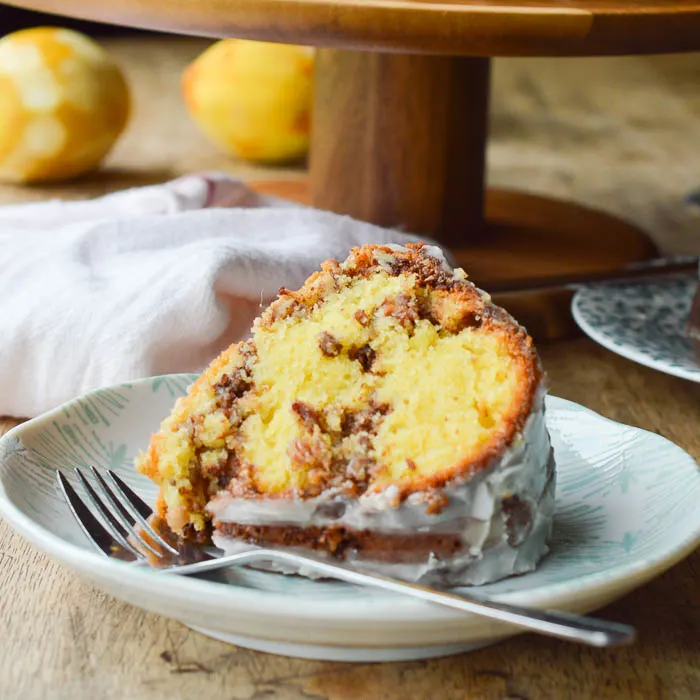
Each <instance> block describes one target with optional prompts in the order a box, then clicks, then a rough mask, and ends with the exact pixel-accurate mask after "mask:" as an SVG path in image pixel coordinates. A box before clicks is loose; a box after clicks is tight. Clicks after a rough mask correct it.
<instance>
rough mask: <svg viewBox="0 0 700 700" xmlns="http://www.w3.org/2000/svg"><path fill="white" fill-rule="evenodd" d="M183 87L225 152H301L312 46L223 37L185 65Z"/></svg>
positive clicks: (250, 156)
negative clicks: (188, 64)
mask: <svg viewBox="0 0 700 700" xmlns="http://www.w3.org/2000/svg"><path fill="white" fill-rule="evenodd" d="M182 88H183V93H184V96H185V102H186V103H187V107H188V110H189V112H190V115H191V116H192V118H193V119H194V121H195V122H196V123H197V124H198V126H199V127H200V128H201V129H202V131H203V132H204V133H205V134H206V135H207V136H208V137H209V138H210V139H211V140H212V141H214V143H216V144H217V145H218V146H219V147H220V148H222V149H223V150H224V151H226V152H227V153H229V154H231V155H235V156H239V157H241V158H245V159H246V160H250V161H255V162H260V163H275V162H284V161H291V160H295V159H299V158H302V157H303V156H305V155H306V153H307V151H308V148H309V122H310V119H309V114H310V111H311V97H312V88H313V51H312V49H309V48H305V47H301V46H289V45H284V44H267V43H263V42H258V41H244V40H242V39H225V40H224V41H219V42H217V43H216V44H213V45H212V46H210V47H209V48H208V49H207V50H206V51H205V52H204V53H203V54H202V55H201V56H199V58H197V59H196V60H195V61H194V62H193V63H192V64H190V66H189V67H188V68H187V70H186V71H185V73H184V75H183V79H182Z"/></svg>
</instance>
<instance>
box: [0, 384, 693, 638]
mask: <svg viewBox="0 0 700 700" xmlns="http://www.w3.org/2000/svg"><path fill="white" fill-rule="evenodd" d="M196 376H197V375H194V374H190V373H182V374H166V375H159V377H171V378H180V379H184V378H188V379H192V378H194V377H196ZM156 378H158V377H146V378H143V379H139V380H135V381H132V382H123V383H120V384H116V385H113V386H111V387H102V388H99V389H95V390H93V391H91V392H88V393H87V394H84V395H82V396H80V397H77V398H75V399H72V400H71V401H69V402H67V403H65V404H62V405H61V406H58V407H56V408H54V409H52V410H51V411H49V412H47V413H44V414H42V415H41V416H37V417H36V418H33V419H31V420H29V421H26V422H25V423H22V424H20V425H19V426H16V427H14V428H12V429H11V430H10V431H9V432H8V433H6V434H5V435H4V436H3V437H2V438H0V445H1V444H3V443H5V442H7V441H9V440H10V439H15V438H18V437H19V436H20V435H22V433H24V432H26V431H33V430H36V429H38V428H40V427H41V426H42V425H43V424H44V423H46V422H50V421H51V419H52V418H53V417H54V416H56V415H58V414H59V413H61V412H62V411H63V410H64V409H66V408H69V407H71V406H72V405H74V404H77V403H79V402H80V401H82V400H83V399H85V398H86V397H89V396H91V395H93V394H95V393H99V392H102V391H109V390H113V389H119V388H125V387H132V388H133V387H136V388H137V390H138V389H140V388H142V387H143V386H146V385H149V384H151V383H152V382H153V380H154V379H156ZM547 401H548V403H550V404H551V403H553V404H554V405H555V406H557V404H559V405H558V406H557V407H558V408H560V409H569V410H572V408H573V409H574V410H576V411H584V412H586V413H588V414H589V415H590V416H592V417H594V418H595V419H597V420H602V421H606V422H608V423H612V424H614V425H615V426H618V427H622V428H630V429H632V430H635V431H638V432H640V433H642V434H644V435H645V437H646V438H647V439H650V440H653V441H656V442H659V443H663V445H664V447H665V448H666V449H672V450H675V451H677V452H679V453H681V454H679V457H683V458H685V459H686V460H688V461H689V462H692V464H693V465H695V467H696V468H697V466H698V465H697V462H696V460H695V459H694V458H693V457H692V455H690V454H689V453H688V452H687V451H685V450H683V448H681V447H679V446H678V445H676V444H675V443H673V442H672V441H671V440H668V439H667V438H665V437H663V436H661V435H657V434H656V433H653V432H650V431H647V430H644V429H643V428H637V427H634V426H627V425H625V424H623V423H620V422H618V421H614V420H612V419H610V418H606V417H605V416H602V415H601V414H599V413H597V412H595V411H593V410H591V409H589V408H587V407H585V406H582V405H581V404H578V403H576V402H574V401H570V400H568V399H563V398H560V397H556V396H548V397H547ZM550 410H551V408H550ZM698 478H700V474H698ZM0 515H1V516H2V517H3V518H4V519H5V520H6V521H7V522H8V524H9V525H10V526H11V527H12V528H13V529H14V530H15V532H17V533H18V534H20V535H21V536H22V537H23V538H24V539H25V540H27V541H28V542H29V543H30V544H32V545H33V546H35V547H37V548H38V549H40V550H41V551H42V552H44V553H45V554H47V556H49V557H50V558H51V559H53V560H54V561H58V562H59V563H61V564H64V565H65V564H68V566H69V567H70V568H71V569H73V570H74V571H78V572H79V573H80V575H81V576H85V575H86V574H85V572H86V571H87V570H88V569H89V570H90V571H91V572H93V571H95V572H97V573H99V575H100V576H106V577H109V578H110V579H114V578H121V580H122V582H123V583H124V584H125V586H129V585H133V586H136V587H137V588H139V589H142V588H143V587H146V586H148V585H149V583H150V584H152V582H153V579H152V576H153V575H154V574H153V572H151V571H148V570H139V569H136V568H133V567H130V566H129V564H127V563H124V562H119V561H115V560H111V559H107V558H105V557H103V556H101V555H99V554H98V553H97V552H92V551H90V550H89V549H86V548H83V547H80V546H78V545H75V544H72V543H70V542H67V541H65V540H64V539H63V538H61V537H59V536H58V535H55V534H54V533H52V532H51V531H49V530H46V529H45V528H44V527H42V526H41V525H39V524H38V523H36V522H35V521H33V520H32V519H31V518H30V517H29V516H27V515H25V514H24V513H23V512H22V511H20V510H19V508H17V507H16V506H15V505H14V504H13V503H12V502H11V501H10V499H9V497H8V495H7V493H6V490H5V487H4V483H3V479H2V478H0ZM698 545H700V512H698V516H697V522H696V523H691V531H689V532H688V533H686V535H685V536H684V537H682V538H679V540H677V541H676V544H675V545H674V546H673V547H671V548H669V549H667V550H665V551H664V553H663V554H662V555H660V556H655V557H652V558H645V559H638V560H635V561H633V562H630V563H628V564H627V565H625V566H623V567H621V570H620V569H613V570H605V571H600V572H591V573H589V574H586V575H585V576H583V577H581V578H579V581H582V582H583V585H579V586H578V587H576V588H575V589H574V590H572V581H571V579H566V580H564V581H560V582H557V583H552V584H548V585H546V586H541V587H539V588H536V589H531V590H517V591H510V592H507V593H499V594H494V599H498V600H502V601H504V602H512V603H524V604H527V605H530V606H532V607H543V606H554V607H556V606H558V605H566V604H569V602H570V601H571V600H575V599H576V598H577V597H578V596H579V595H580V594H582V593H585V594H586V595H587V596H588V597H592V596H593V595H595V594H596V593H597V592H599V591H602V590H604V589H605V588H606V587H607V586H609V585H611V584H615V583H617V584H618V585H620V586H621V587H624V589H625V591H624V592H627V591H629V590H631V589H632V588H635V587H637V586H639V585H641V584H642V583H644V582H646V581H648V580H650V579H651V578H654V577H655V576H656V575H659V574H660V573H663V572H664V571H666V570H668V569H669V568H671V567H672V566H673V565H674V564H676V563H678V562H679V561H681V560H682V559H684V558H685V557H686V556H688V555H689V554H690V553H691V552H692V551H694V550H695V548H696V547H698ZM90 578H91V579H93V576H90ZM170 581H171V585H170V586H169V588H170V591H171V592H170V597H184V598H188V599H196V598H197V596H198V595H202V596H206V597H207V599H208V601H209V602H210V603H211V604H228V605H229V606H231V605H232V604H233V607H235V608H243V607H249V605H250V604H251V603H253V602H257V601H259V600H260V596H261V595H262V596H264V598H265V602H266V604H265V607H266V610H265V611H264V614H265V615H266V616H269V617H274V616H277V615H283V616H284V618H285V619H287V620H292V619H294V618H296V619H299V620H302V619H303V620H306V621H308V620H310V619H316V620H319V621H320V620H326V621H328V620H332V621H334V622H336V623H342V622H346V623H347V622H350V621H352V622H356V623H361V622H369V621H374V622H377V616H378V614H379V617H380V618H381V620H382V621H383V622H384V623H392V622H394V623H395V622H406V621H407V619H409V618H410V621H411V623H412V624H416V625H420V626H423V625H425V626H432V625H434V624H435V623H441V624H444V623H446V622H447V621H450V620H451V621H453V622H454V621H455V620H456V619H457V618H456V617H455V615H459V618H461V620H462V621H463V622H464V621H466V620H468V619H469V617H470V616H466V615H461V614H459V613H454V612H453V611H449V610H447V609H445V608H441V607H440V606H437V605H429V604H426V603H423V602H421V601H417V600H413V599H411V598H408V597H406V598H403V599H399V598H397V600H396V602H395V604H393V605H392V606H386V604H385V603H386V599H385V598H381V597H372V596H369V597H367V598H366V599H358V600H356V601H353V605H352V606H348V608H347V609H343V606H342V605H341V606H338V599H337V598H332V599H329V600H319V599H316V600H314V605H313V606H308V605H306V606H304V611H303V613H298V614H296V615H295V614H294V611H293V610H290V609H289V607H288V603H289V595H288V594H285V593H280V592H275V591H266V590H264V591H263V590H260V589H255V588H245V587H234V586H226V585H221V584H218V585H217V584H212V582H209V581H202V580H197V579H193V578H188V577H171V578H170ZM93 585H95V584H93ZM624 592H623V594H624ZM567 601H568V602H567ZM472 619H473V617H472ZM409 645H410V644H409ZM358 646H366V644H360V645H358Z"/></svg>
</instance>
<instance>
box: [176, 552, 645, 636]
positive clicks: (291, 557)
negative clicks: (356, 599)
mask: <svg viewBox="0 0 700 700" xmlns="http://www.w3.org/2000/svg"><path fill="white" fill-rule="evenodd" d="M260 561H275V562H283V563H286V564H291V565H293V566H296V567H298V566H299V565H300V564H303V565H305V566H308V567H309V568H310V569H313V570H314V571H316V572H317V573H319V574H321V575H325V576H330V577H332V578H336V579H340V580H342V581H345V582H347V583H354V584H357V585H360V586H373V587H374V588H381V589H383V590H386V591H392V592H393V593H401V594H403V595H409V596H412V597H413V598H419V599H420V600H426V601H428V602H430V603H437V604H438V605H442V606H444V607H448V608H453V609H456V610H461V611H462V612H469V613H475V614H477V615H482V616H483V617H488V618H491V619H493V620H498V621H499V622H506V623H509V624H512V625H517V626H518V627H522V628H523V629H527V630H531V631H533V632H539V633H540V634H546V635H549V636H551V637H558V638H560V639H566V640H569V641H573V642H582V643H584V644H590V645H591V646H595V647H609V646H619V645H622V644H630V643H631V642H632V641H634V638H635V636H636V632H635V630H634V628H633V627H630V626H629V625H623V624H620V623H617V622H608V621H607V620H598V619H596V618H592V617H584V616H582V615H573V614H571V613H565V612H559V611H557V610H538V609H535V608H525V607H521V606H519V605H511V604H508V603H500V602H497V601H495V600H492V599H490V598H488V597H486V596H481V595H479V594H474V593H471V592H470V593H468V594H465V593H447V592H444V591H439V590H436V589H434V588H429V587H428V586H421V585H419V584H417V583H408V582H406V581H400V580H398V579H394V578H391V577H389V576H383V575H381V574H369V573H365V572H362V571H356V570H355V569H352V568H351V567H349V566H347V565H344V564H339V563H335V562H334V563H331V562H328V561H323V560H320V559H314V558H312V557H309V556H306V555H299V554H296V553H292V552H284V551H277V550H270V549H255V550H250V551H248V552H238V553H236V554H230V555H227V556H224V557H220V558H218V559H210V560H207V561H204V562H199V563H197V564H187V565H185V566H176V567H175V566H174V567H171V568H167V569H163V570H162V571H164V572H169V573H173V574H180V575H187V574H195V573H203V572H205V571H213V570H214V569H220V568H223V567H227V566H233V565H241V564H250V563H254V562H260Z"/></svg>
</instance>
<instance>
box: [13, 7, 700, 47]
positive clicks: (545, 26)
mask: <svg viewBox="0 0 700 700" xmlns="http://www.w3.org/2000/svg"><path fill="white" fill-rule="evenodd" d="M8 4H10V5H17V6H20V7H25V8H29V9H35V10H43V11H46V12H50V13H55V14H59V15H68V16H72V17H79V18H84V19H90V20H97V21H103V22H109V23H112V24H120V25H127V26H132V27H141V28H145V29H155V30H162V31H169V32H176V33H180V34H195V35H200V36H211V37H244V38H248V39H260V40H268V41H279V42H285V43H299V44H310V45H317V46H331V47H336V48H346V49H369V50H374V51H381V50H386V51H404V52H410V53H431V54H447V55H465V56H467V55H468V56H587V55H606V54H610V55H612V54H635V53H661V52H678V51H693V50H698V49H700V2H693V1H688V0H687V1H685V2H673V1H671V0H568V1H567V0H529V1H523V0H492V1H489V0H90V2H85V0H24V1H23V0H12V1H11V2H9V3H8Z"/></svg>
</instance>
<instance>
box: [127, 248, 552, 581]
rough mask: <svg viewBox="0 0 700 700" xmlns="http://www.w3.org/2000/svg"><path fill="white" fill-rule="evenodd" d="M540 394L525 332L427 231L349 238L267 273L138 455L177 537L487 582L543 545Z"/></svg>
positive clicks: (546, 489) (518, 568)
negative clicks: (264, 294)
mask: <svg viewBox="0 0 700 700" xmlns="http://www.w3.org/2000/svg"><path fill="white" fill-rule="evenodd" d="M544 393H545V392H544V382H543V374H542V371H541V369H540V364H539V360H538V357H537V353H536V351H535V349H534V347H533V343H532V340H531V338H530V337H529V336H528V335H527V333H526V331H525V330H524V329H523V328H521V327H520V326H519V325H518V324H517V323H516V322H515V321H514V320H513V319H512V318H511V317H510V316H509V315H508V314H507V313H506V312H505V311H504V310H503V309H501V308H499V307H497V306H495V305H494V304H492V303H491V300H490V298H489V296H488V295H487V294H485V293H484V292H482V291H480V290H479V289H477V288H476V287H475V286H474V285H473V284H472V283H471V282H469V281H467V279H466V275H465V273H464V272H463V271H462V270H460V269H457V270H452V269H451V268H450V267H449V266H448V265H447V264H446V262H445V260H444V258H443V257H442V255H441V253H440V251H439V249H437V248H432V247H429V246H424V245H421V244H416V245H411V246H408V247H407V248H401V247H395V246H381V245H379V246H364V247H362V248H356V249H354V250H353V251H352V253H351V255H350V256H349V258H348V259H347V260H346V261H345V262H343V263H338V262H335V261H327V262H326V263H324V264H323V266H322V270H321V271H320V272H317V273H315V274H314V275H312V276H311V277H310V278H309V279H308V280H307V282H306V283H305V284H304V286H303V287H302V288H301V289H300V290H298V291H289V290H286V289H282V290H280V293H279V296H278V298H277V300H276V301H274V302H273V303H272V304H271V305H270V306H269V307H268V308H267V310H266V311H265V312H264V313H263V314H262V316H261V317H260V318H259V319H258V320H257V321H256V322H255V325H254V328H253V332H252V337H251V338H250V340H247V341H245V342H242V343H238V344H236V345H233V346H232V347H230V348H229V349H228V350H226V351H225V352H223V353H222V354H221V355H220V356H219V357H218V358H217V359H216V360H215V361H214V362H213V363H212V364H211V366H210V367H209V368H208V369H207V370H206V371H205V372H204V374H202V376H201V377H200V378H199V379H198V380H197V381H196V382H195V383H194V384H193V385H192V387H191V388H190V390H189V392H188V394H187V396H185V397H183V398H181V399H179V400H178V401H177V403H176V405H175V408H174V410H173V412H172V414H171V415H170V416H169V417H168V418H167V419H166V420H165V421H164V422H163V424H162V426H161V429H160V431H159V432H158V433H156V434H155V435H154V436H153V438H152V441H151V444H150V447H149V448H148V451H147V452H146V453H145V454H142V455H141V456H140V457H139V458H138V460H137V467H138V469H139V470H140V471H141V472H143V473H144V474H146V475H148V476H149V477H150V478H151V479H153V480H154V481H155V482H156V483H157V484H158V485H159V487H160V494H159V498H158V502H157V512H158V514H159V515H160V516H161V517H162V518H163V519H164V520H165V522H167V525H168V526H169V528H170V529H171V530H172V531H173V532H174V533H175V534H176V535H178V536H179V537H180V538H182V539H183V540H189V541H195V542H205V541H208V540H209V539H210V538H211V539H213V541H214V543H215V544H216V545H218V546H219V547H221V548H223V549H225V550H227V551H238V550H239V549H241V548H246V547H250V546H266V547H267V546H272V547H286V548H295V549H297V550H298V551H300V552H304V551H306V552H308V551H314V552H316V553H322V554H325V555H327V556H330V557H339V558H342V559H344V560H347V561H351V562H354V563H355V565H357V566H358V568H362V567H364V568H366V569H368V570H376V571H381V572H384V573H388V574H392V575H396V576H399V577H401V578H405V579H410V580H421V581H429V582H435V583H440V584H443V585H456V584H461V583H484V582H486V581H491V580H495V579H498V578H501V577H503V576H507V575H510V574H513V573H519V572H524V571H528V570H530V569H532V568H534V566H535V564H536V562H537V561H538V560H539V558H540V557H541V556H542V555H543V554H544V553H545V552H546V548H547V545H546V541H547V539H548V537H549V534H550V530H551V519H552V513H553V507H554V462H553V458H552V450H551V447H550V443H549V436H548V434H547V430H546V427H545V423H544Z"/></svg>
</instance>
